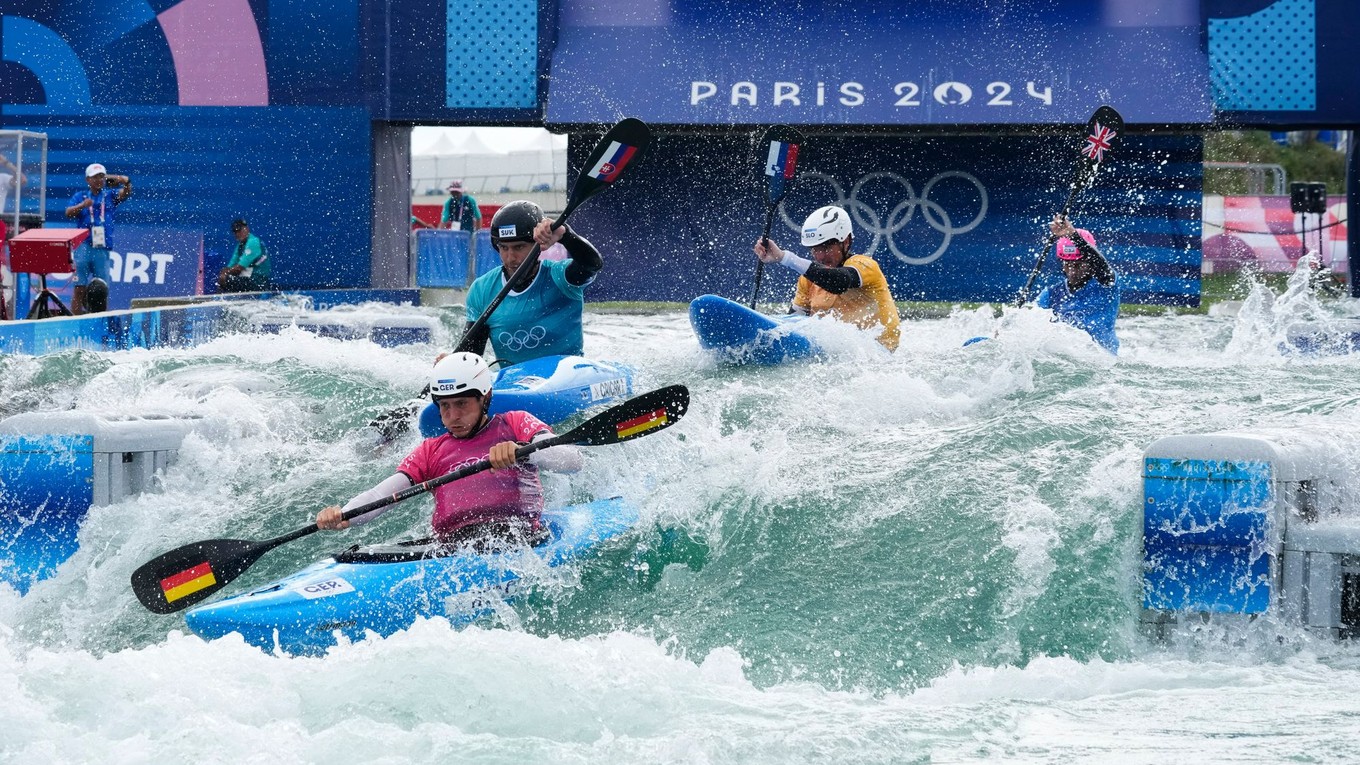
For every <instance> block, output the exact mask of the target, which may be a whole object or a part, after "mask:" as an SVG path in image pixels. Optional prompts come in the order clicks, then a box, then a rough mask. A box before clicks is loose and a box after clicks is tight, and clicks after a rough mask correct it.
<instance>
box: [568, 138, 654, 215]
mask: <svg viewBox="0 0 1360 765" xmlns="http://www.w3.org/2000/svg"><path fill="white" fill-rule="evenodd" d="M651 142H652V131H651V130H650V129H649V128H648V127H647V124H646V123H645V122H643V121H642V120H639V119H634V118H632V117H627V118H625V119H623V120H620V121H619V123H618V124H617V125H615V126H614V127H612V128H610V129H609V132H607V133H605V134H604V137H603V138H601V139H600V142H599V143H597V144H596V145H595V149H594V150H593V151H591V152H590V156H589V157H588V158H586V162H585V164H584V165H582V166H581V174H580V175H579V176H577V178H576V183H574V184H572V187H571V195H570V197H569V198H568V200H567V209H568V210H571V209H575V208H576V206H577V205H579V204H581V203H582V202H584V201H586V200H587V199H589V198H591V197H592V196H595V195H596V194H598V193H599V192H600V191H603V190H604V189H605V188H606V187H608V186H609V184H611V183H614V182H615V181H617V180H618V179H619V178H621V177H623V173H624V171H625V170H627V169H628V168H630V167H634V166H636V165H638V164H639V163H641V161H642V155H643V154H645V153H646V151H647V145H648V144H650V143H651ZM563 217H565V212H564V215H563Z"/></svg>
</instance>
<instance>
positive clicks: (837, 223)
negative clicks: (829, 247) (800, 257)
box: [803, 205, 852, 247]
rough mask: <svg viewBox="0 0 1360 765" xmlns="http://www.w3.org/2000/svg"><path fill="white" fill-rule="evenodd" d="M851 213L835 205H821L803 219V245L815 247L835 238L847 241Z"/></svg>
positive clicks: (839, 240)
mask: <svg viewBox="0 0 1360 765" xmlns="http://www.w3.org/2000/svg"><path fill="white" fill-rule="evenodd" d="M851 233H852V232H851V231H850V213H848V212H846V211H845V209H844V208H841V207H837V206H835V205H827V206H826V207H820V208H818V209H816V210H814V211H813V212H812V214H811V215H809V216H808V217H807V220H805V221H803V246H804V247H815V246H816V245H819V244H821V243H822V242H829V241H831V240H832V239H835V240H836V241H838V242H843V241H845V238H846V237H848V236H850V234H851Z"/></svg>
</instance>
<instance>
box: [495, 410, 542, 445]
mask: <svg viewBox="0 0 1360 765" xmlns="http://www.w3.org/2000/svg"><path fill="white" fill-rule="evenodd" d="M496 416H497V417H500V418H502V419H504V420H505V424H507V425H509V426H510V429H511V430H513V431H514V432H515V437H516V438H518V439H520V440H528V439H530V438H533V437H534V436H536V435H538V434H539V433H542V432H544V431H547V432H549V433H551V432H552V428H549V427H548V425H547V423H545V422H543V421H542V420H540V419H538V418H537V417H535V416H534V415H532V414H530V413H529V412H525V411H523V410H520V409H514V410H511V411H509V412H501V413H500V414H498V415H496Z"/></svg>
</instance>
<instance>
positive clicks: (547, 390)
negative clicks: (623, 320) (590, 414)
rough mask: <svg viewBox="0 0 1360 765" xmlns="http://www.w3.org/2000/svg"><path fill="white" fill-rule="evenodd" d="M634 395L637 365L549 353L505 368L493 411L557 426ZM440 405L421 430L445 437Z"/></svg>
mask: <svg viewBox="0 0 1360 765" xmlns="http://www.w3.org/2000/svg"><path fill="white" fill-rule="evenodd" d="M631 395H633V369H632V368H631V367H629V366H626V365H624V364H616V363H612V362H608V361H592V360H590V359H587V358H585V357H582V356H544V357H543V358H539V359H530V360H529V361H522V362H520V363H518V364H515V365H513V366H508V367H505V368H503V369H501V370H500V371H499V372H498V373H497V374H496V380H495V381H494V382H493V383H491V414H499V413H501V412H513V411H521V412H528V413H529V414H532V415H533V416H535V417H537V418H538V419H540V420H542V421H544V422H546V423H548V424H549V425H555V424H557V423H559V422H561V421H563V420H565V419H567V418H568V417H571V416H572V415H575V414H578V413H580V412H582V411H584V410H586V409H589V408H591V407H595V406H602V405H605V404H615V403H618V402H621V401H623V400H624V399H626V398H628V397H629V396H631ZM443 433H444V424H443V423H442V422H440V421H439V407H437V406H435V405H434V404H433V403H430V404H426V405H425V407H424V409H422V410H421V412H420V434H421V435H423V436H425V437H426V438H433V437H435V436H439V435H443Z"/></svg>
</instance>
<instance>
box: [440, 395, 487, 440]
mask: <svg viewBox="0 0 1360 765" xmlns="http://www.w3.org/2000/svg"><path fill="white" fill-rule="evenodd" d="M439 421H440V422H442V423H444V427H445V428H446V429H448V431H449V434H450V435H452V436H453V437H454V438H467V437H468V436H470V435H472V434H473V432H475V431H476V430H477V426H478V425H480V424H482V397H481V396H459V397H458V398H441V399H439Z"/></svg>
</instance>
